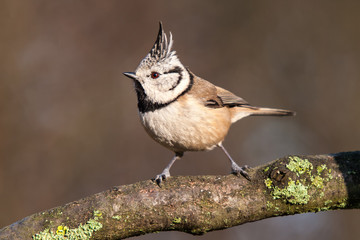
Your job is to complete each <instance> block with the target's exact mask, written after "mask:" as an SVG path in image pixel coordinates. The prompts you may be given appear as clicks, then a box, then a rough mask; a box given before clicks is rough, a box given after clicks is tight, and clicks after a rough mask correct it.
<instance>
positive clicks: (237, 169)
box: [231, 165, 251, 181]
mask: <svg viewBox="0 0 360 240" xmlns="http://www.w3.org/2000/svg"><path fill="white" fill-rule="evenodd" d="M246 169H250V167H248V166H247V165H245V166H243V167H239V166H237V165H233V166H231V172H232V173H233V174H235V175H239V174H241V175H242V176H243V177H244V178H246V179H247V180H248V181H251V178H250V176H249V174H248V173H247V172H246V171H245V170H246Z"/></svg>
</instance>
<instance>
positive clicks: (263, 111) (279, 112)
mask: <svg viewBox="0 0 360 240" xmlns="http://www.w3.org/2000/svg"><path fill="white" fill-rule="evenodd" d="M234 110H235V114H233V117H232V122H236V121H238V120H240V119H241V118H243V117H247V116H278V117H283V116H294V115H296V113H295V112H293V111H290V110H284V109H277V108H264V107H254V106H251V105H243V106H241V107H236V109H234Z"/></svg>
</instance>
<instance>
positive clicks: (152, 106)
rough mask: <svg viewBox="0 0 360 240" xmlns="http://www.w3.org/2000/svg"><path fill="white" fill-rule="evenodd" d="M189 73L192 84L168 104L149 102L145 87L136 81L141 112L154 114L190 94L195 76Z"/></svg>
mask: <svg viewBox="0 0 360 240" xmlns="http://www.w3.org/2000/svg"><path fill="white" fill-rule="evenodd" d="M180 70H181V69H180ZM188 73H189V75H190V83H189V85H188V87H187V88H186V89H185V90H184V91H183V92H182V93H180V94H179V95H178V96H177V97H176V98H174V99H173V100H171V101H169V102H166V103H154V102H151V101H149V100H147V99H146V94H145V91H144V89H143V87H142V86H141V84H140V83H139V82H137V81H135V90H136V93H137V97H138V108H139V112H141V113H146V112H154V111H155V110H158V109H161V108H163V107H166V106H168V105H169V104H171V103H173V102H175V101H176V100H177V99H178V98H179V97H181V96H183V95H184V94H185V93H187V92H189V91H190V90H191V88H192V86H193V84H194V75H192V74H191V73H190V72H189V71H188ZM180 76H181V75H180Z"/></svg>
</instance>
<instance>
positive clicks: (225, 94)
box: [216, 86, 249, 107]
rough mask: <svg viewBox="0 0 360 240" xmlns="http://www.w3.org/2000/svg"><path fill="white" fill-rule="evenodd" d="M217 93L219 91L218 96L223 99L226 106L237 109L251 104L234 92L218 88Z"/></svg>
mask: <svg viewBox="0 0 360 240" xmlns="http://www.w3.org/2000/svg"><path fill="white" fill-rule="evenodd" d="M216 91H217V96H218V97H219V98H220V99H221V101H222V102H223V104H224V106H229V107H235V106H241V105H249V103H248V102H246V101H245V100H244V99H242V98H241V97H238V96H236V95H235V94H233V93H232V92H230V91H228V90H225V89H223V88H221V87H217V86H216Z"/></svg>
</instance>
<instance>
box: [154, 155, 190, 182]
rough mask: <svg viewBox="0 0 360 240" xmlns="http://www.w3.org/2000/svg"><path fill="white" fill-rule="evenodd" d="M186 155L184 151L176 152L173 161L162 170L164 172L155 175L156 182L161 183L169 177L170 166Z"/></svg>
mask: <svg viewBox="0 0 360 240" xmlns="http://www.w3.org/2000/svg"><path fill="white" fill-rule="evenodd" d="M183 155H184V153H182V152H177V153H175V156H174V157H173V158H172V159H171V161H170V162H169V164H168V165H167V166H166V168H165V169H164V170H163V171H162V173H160V174H158V175H156V177H155V182H156V183H157V184H160V183H161V182H162V181H163V180H165V179H167V178H168V177H170V168H171V166H172V165H173V164H174V162H175V161H176V160H178V159H180V158H181V157H182V156H183Z"/></svg>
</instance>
